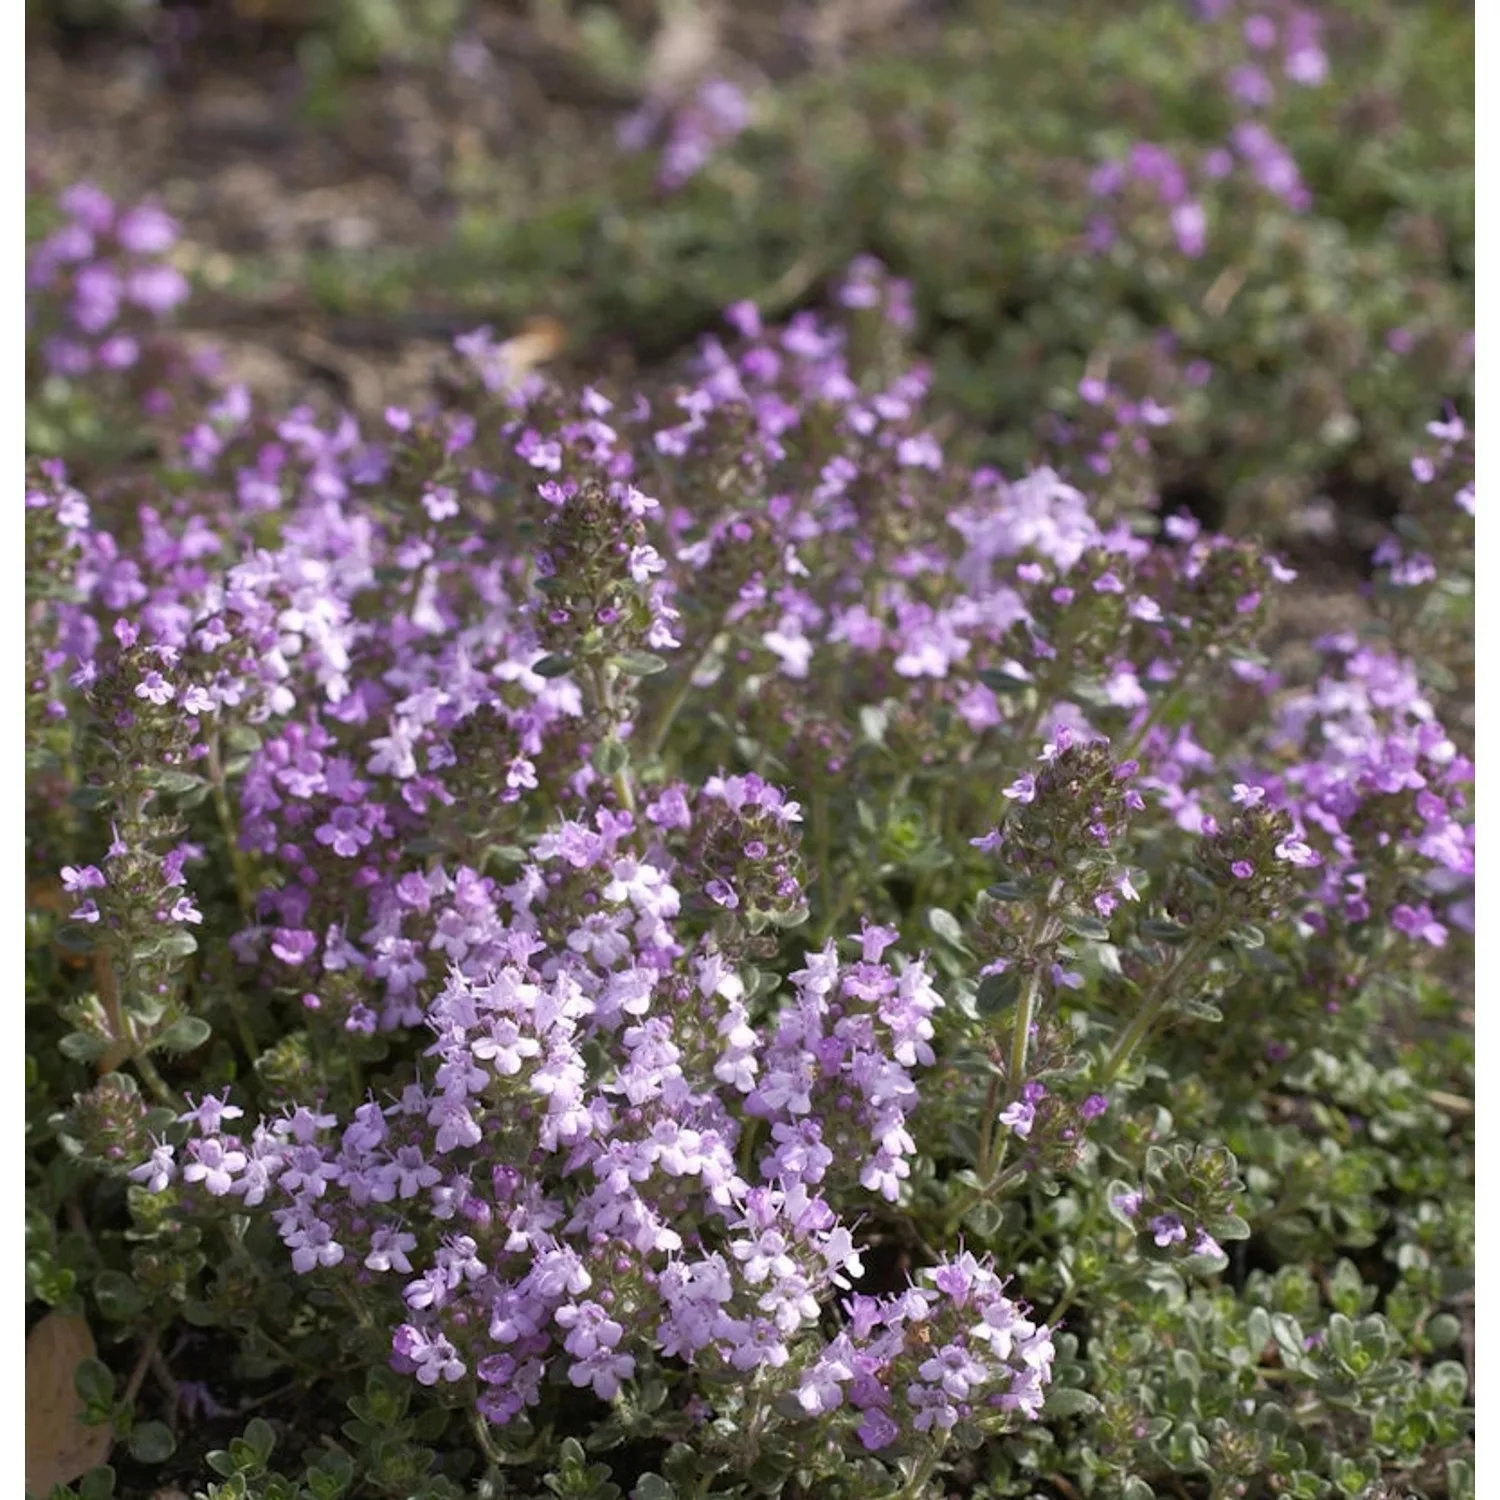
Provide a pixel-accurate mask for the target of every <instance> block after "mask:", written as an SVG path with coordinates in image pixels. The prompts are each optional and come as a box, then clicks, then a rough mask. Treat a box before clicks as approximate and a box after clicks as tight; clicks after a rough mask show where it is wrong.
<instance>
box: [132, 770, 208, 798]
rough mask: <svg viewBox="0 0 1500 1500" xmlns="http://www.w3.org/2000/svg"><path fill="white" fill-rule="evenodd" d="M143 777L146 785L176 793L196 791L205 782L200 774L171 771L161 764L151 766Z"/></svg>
mask: <svg viewBox="0 0 1500 1500" xmlns="http://www.w3.org/2000/svg"><path fill="white" fill-rule="evenodd" d="M144 779H145V782H146V785H147V786H152V787H155V788H156V790H157V791H159V792H168V793H178V794H180V793H182V792H194V791H197V790H198V788H199V787H201V786H203V785H204V784H205V783H204V780H203V778H202V777H201V776H194V775H193V773H192V772H191V771H172V770H168V769H166V768H165V767H163V766H152V767H151V768H150V769H149V770H148V771H147V772H146V774H145V778H144Z"/></svg>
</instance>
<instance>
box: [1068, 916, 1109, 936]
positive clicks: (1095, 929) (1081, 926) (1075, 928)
mask: <svg viewBox="0 0 1500 1500" xmlns="http://www.w3.org/2000/svg"><path fill="white" fill-rule="evenodd" d="M1063 926H1064V927H1066V928H1067V929H1068V931H1069V932H1071V933H1072V934H1073V936H1074V937H1081V938H1087V939H1088V941H1089V942H1091V943H1105V942H1108V941H1109V928H1108V927H1106V926H1105V925H1104V923H1103V922H1101V921H1100V920H1099V918H1098V917H1091V916H1089V915H1087V914H1086V913H1083V912H1080V913H1078V914H1077V915H1076V916H1071V917H1064V918H1063Z"/></svg>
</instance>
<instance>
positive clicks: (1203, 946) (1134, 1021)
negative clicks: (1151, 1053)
mask: <svg viewBox="0 0 1500 1500" xmlns="http://www.w3.org/2000/svg"><path fill="white" fill-rule="evenodd" d="M1209 941H1210V940H1209V939H1207V938H1198V939H1196V940H1195V941H1193V942H1190V943H1188V944H1187V945H1186V946H1185V947H1184V948H1183V950H1182V952H1181V953H1179V954H1178V955H1177V958H1176V961H1175V962H1174V963H1173V964H1172V965H1171V966H1170V967H1169V968H1168V969H1167V970H1166V972H1165V973H1164V974H1162V976H1161V977H1160V978H1159V979H1158V980H1157V981H1156V983H1155V984H1154V985H1152V987H1151V989H1150V990H1149V991H1148V992H1147V994H1146V996H1145V998H1144V999H1143V1000H1142V1001H1141V1004H1140V1007H1139V1009H1137V1011H1136V1013H1135V1015H1134V1016H1132V1017H1131V1020H1130V1024H1129V1025H1128V1026H1127V1027H1126V1028H1125V1030H1124V1031H1122V1032H1121V1033H1120V1035H1119V1037H1118V1038H1117V1040H1116V1041H1115V1045H1114V1047H1113V1049H1112V1050H1111V1052H1110V1054H1109V1058H1108V1060H1107V1061H1106V1062H1105V1064H1104V1072H1103V1074H1102V1075H1101V1077H1100V1079H1099V1083H1100V1086H1101V1087H1107V1086H1108V1085H1109V1084H1111V1083H1113V1082H1114V1080H1115V1079H1116V1078H1117V1077H1119V1075H1120V1072H1121V1070H1122V1069H1123V1068H1124V1067H1125V1065H1126V1063H1128V1062H1129V1061H1130V1058H1131V1054H1132V1053H1133V1052H1134V1051H1135V1049H1136V1048H1137V1047H1138V1046H1140V1044H1141V1041H1142V1039H1143V1038H1144V1037H1145V1035H1146V1033H1147V1032H1148V1031H1150V1029H1151V1027H1152V1025H1153V1023H1154V1022H1155V1021H1156V1018H1157V1017H1158V1016H1159V1015H1160V1014H1161V1012H1162V1010H1163V1009H1164V1008H1165V1007H1166V1005H1167V1002H1168V1001H1169V1000H1170V999H1171V998H1172V986H1173V985H1174V983H1175V982H1176V980H1177V978H1178V977H1179V976H1180V975H1181V974H1182V972H1183V970H1184V969H1186V968H1187V967H1188V966H1189V965H1190V964H1194V963H1196V962H1197V961H1198V960H1199V959H1200V958H1202V956H1203V955H1204V954H1205V953H1206V952H1207V951H1208V948H1209Z"/></svg>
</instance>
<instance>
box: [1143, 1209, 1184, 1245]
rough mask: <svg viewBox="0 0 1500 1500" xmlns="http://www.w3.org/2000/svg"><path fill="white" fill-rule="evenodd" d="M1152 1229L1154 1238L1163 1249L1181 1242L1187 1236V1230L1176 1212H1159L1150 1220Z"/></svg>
mask: <svg viewBox="0 0 1500 1500" xmlns="http://www.w3.org/2000/svg"><path fill="white" fill-rule="evenodd" d="M1150 1229H1151V1234H1152V1237H1153V1239H1155V1241H1156V1243H1157V1245H1158V1246H1159V1247H1160V1248H1162V1249H1166V1247H1167V1246H1168V1245H1176V1244H1179V1243H1180V1242H1181V1241H1183V1240H1185V1239H1186V1238H1187V1230H1186V1229H1185V1228H1184V1227H1183V1223H1182V1220H1181V1219H1179V1218H1178V1217H1177V1215H1176V1214H1157V1216H1156V1217H1155V1218H1154V1219H1152V1220H1151V1221H1150Z"/></svg>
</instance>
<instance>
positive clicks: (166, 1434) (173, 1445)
mask: <svg viewBox="0 0 1500 1500" xmlns="http://www.w3.org/2000/svg"><path fill="white" fill-rule="evenodd" d="M176 1451H177V1439H176V1438H174V1437H173V1436H172V1433H171V1430H170V1429H169V1428H168V1427H167V1426H166V1424H165V1423H163V1422H139V1423H137V1424H136V1426H135V1427H133V1428H132V1429H131V1433H130V1456H131V1457H132V1458H133V1459H136V1460H137V1461H138V1462H140V1463H143V1464H164V1463H165V1462H166V1461H167V1460H168V1459H169V1458H171V1456H172V1455H173V1453H175V1452H176Z"/></svg>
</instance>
